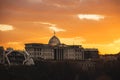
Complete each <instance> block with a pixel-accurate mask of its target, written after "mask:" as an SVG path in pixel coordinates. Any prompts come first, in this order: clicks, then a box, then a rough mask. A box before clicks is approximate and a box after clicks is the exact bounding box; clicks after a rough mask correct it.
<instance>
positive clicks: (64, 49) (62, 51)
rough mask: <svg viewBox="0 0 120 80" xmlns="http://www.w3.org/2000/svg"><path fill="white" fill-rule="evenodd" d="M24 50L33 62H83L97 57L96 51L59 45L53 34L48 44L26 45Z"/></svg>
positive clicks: (78, 46) (77, 46) (76, 46)
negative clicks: (41, 60)
mask: <svg viewBox="0 0 120 80" xmlns="http://www.w3.org/2000/svg"><path fill="white" fill-rule="evenodd" d="M25 50H26V51H27V52H28V53H29V54H30V56H31V57H32V58H33V59H34V60H40V59H44V60H85V58H86V59H87V58H97V57H98V50H94V49H89V50H86V49H84V48H83V47H82V46H81V45H66V44H61V42H60V40H59V39H58V38H57V37H56V36H55V34H54V35H53V36H52V37H51V38H50V40H49V42H48V44H41V43H27V44H25ZM88 55H89V56H88Z"/></svg>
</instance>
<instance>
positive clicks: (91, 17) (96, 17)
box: [77, 14, 105, 21]
mask: <svg viewBox="0 0 120 80" xmlns="http://www.w3.org/2000/svg"><path fill="white" fill-rule="evenodd" d="M77 16H78V18H79V19H81V20H83V19H86V20H95V21H99V20H101V19H104V18H105V16H103V15H97V14H78V15H77Z"/></svg>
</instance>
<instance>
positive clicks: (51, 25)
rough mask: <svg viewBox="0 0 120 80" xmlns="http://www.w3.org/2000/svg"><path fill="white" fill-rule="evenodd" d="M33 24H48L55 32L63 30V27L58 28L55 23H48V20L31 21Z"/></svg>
mask: <svg viewBox="0 0 120 80" xmlns="http://www.w3.org/2000/svg"><path fill="white" fill-rule="evenodd" d="M33 23H34V24H43V25H48V26H49V27H48V28H49V29H50V30H52V31H55V32H65V31H66V30H65V29H62V28H58V27H57V26H56V24H52V23H48V22H33Z"/></svg>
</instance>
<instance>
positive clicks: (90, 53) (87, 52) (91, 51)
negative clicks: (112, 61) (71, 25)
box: [84, 48, 99, 59]
mask: <svg viewBox="0 0 120 80" xmlns="http://www.w3.org/2000/svg"><path fill="white" fill-rule="evenodd" d="M98 53H99V51H98V49H95V48H85V49H84V58H85V59H97V58H99V54H98Z"/></svg>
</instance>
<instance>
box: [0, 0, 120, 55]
mask: <svg viewBox="0 0 120 80" xmlns="http://www.w3.org/2000/svg"><path fill="white" fill-rule="evenodd" d="M53 31H56V36H57V37H58V38H59V39H60V40H61V43H65V44H71V45H73V44H75V45H82V46H83V47H85V48H98V49H99V51H100V54H115V53H118V52H119V51H120V0H0V46H4V47H5V48H7V47H13V48H15V49H24V44H25V43H30V42H31V43H33V42H34V43H45V44H47V43H48V40H49V39H50V37H51V36H53Z"/></svg>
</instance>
